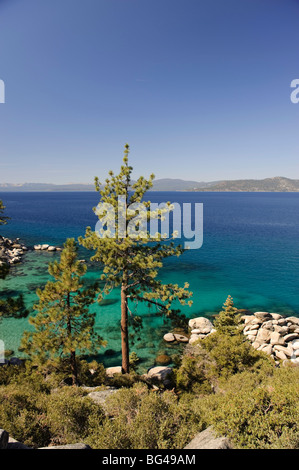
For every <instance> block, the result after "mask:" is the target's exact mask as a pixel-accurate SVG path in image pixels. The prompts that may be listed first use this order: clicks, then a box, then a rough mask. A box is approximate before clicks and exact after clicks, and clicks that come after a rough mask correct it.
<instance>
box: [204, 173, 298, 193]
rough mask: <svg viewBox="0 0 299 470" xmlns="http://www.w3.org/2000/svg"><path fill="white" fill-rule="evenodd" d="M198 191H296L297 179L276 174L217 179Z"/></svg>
mask: <svg viewBox="0 0 299 470" xmlns="http://www.w3.org/2000/svg"><path fill="white" fill-rule="evenodd" d="M199 191H231V192H235V191H236V192H237V191H244V192H297V191H299V180H292V179H289V178H284V177H282V176H276V177H274V178H265V179H263V180H232V181H218V182H217V183H216V184H212V185H211V186H209V188H201V189H199Z"/></svg>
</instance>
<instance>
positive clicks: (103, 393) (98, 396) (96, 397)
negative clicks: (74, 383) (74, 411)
mask: <svg viewBox="0 0 299 470" xmlns="http://www.w3.org/2000/svg"><path fill="white" fill-rule="evenodd" d="M94 388H97V387H84V389H85V390H87V391H88V390H90V392H89V393H88V394H87V396H88V397H89V398H90V399H91V400H92V401H93V402H94V403H97V404H98V405H101V406H103V407H104V408H105V402H106V400H107V398H108V397H110V396H111V395H113V394H114V393H115V392H117V391H118V389H117V388H115V387H107V388H106V389H105V390H94Z"/></svg>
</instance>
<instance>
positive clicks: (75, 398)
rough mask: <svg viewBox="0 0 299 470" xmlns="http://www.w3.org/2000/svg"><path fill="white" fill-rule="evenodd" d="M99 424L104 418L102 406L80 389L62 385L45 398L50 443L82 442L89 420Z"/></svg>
mask: <svg viewBox="0 0 299 470" xmlns="http://www.w3.org/2000/svg"><path fill="white" fill-rule="evenodd" d="M91 416H92V422H93V423H95V422H97V423H98V425H100V424H101V423H102V421H103V418H104V413H103V410H102V408H101V407H100V406H99V405H97V404H95V403H94V402H93V401H92V400H91V399H90V398H88V397H85V396H84V392H83V391H82V390H81V389H78V388H74V387H63V388H62V389H59V390H57V391H56V392H55V393H52V394H51V395H50V396H49V397H48V400H47V421H48V425H49V429H50V431H51V444H55V445H58V444H69V443H74V442H82V441H84V440H85V439H86V437H87V436H88V433H89V420H90V419H91Z"/></svg>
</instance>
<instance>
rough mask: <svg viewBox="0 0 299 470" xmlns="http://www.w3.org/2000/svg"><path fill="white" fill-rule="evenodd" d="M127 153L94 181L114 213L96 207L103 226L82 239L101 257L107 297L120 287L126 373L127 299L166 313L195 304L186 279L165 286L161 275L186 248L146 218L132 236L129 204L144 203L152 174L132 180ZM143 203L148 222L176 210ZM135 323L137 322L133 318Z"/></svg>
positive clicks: (132, 214)
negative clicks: (101, 179) (154, 229)
mask: <svg viewBox="0 0 299 470" xmlns="http://www.w3.org/2000/svg"><path fill="white" fill-rule="evenodd" d="M128 154H129V146H128V145H126V146H125V151H124V159H123V165H122V166H121V169H120V172H119V174H117V175H115V174H114V173H113V172H112V171H110V172H109V178H107V179H106V181H105V184H104V185H101V183H100V182H99V180H98V178H96V180H95V183H96V190H97V191H98V192H99V193H100V196H101V201H100V202H101V203H103V204H106V205H108V204H109V205H110V208H112V209H113V213H114V214H112V213H108V211H107V210H106V211H103V212H99V211H98V210H97V209H94V210H95V212H96V214H97V215H98V217H99V220H100V221H101V222H102V224H103V226H104V227H103V229H101V232H100V234H99V233H97V232H95V231H93V230H92V229H91V228H90V227H87V229H86V234H85V237H84V238H82V237H81V238H80V239H79V241H80V243H81V244H82V245H83V246H84V247H85V248H87V249H90V250H94V255H93V256H92V258H91V259H92V260H93V261H97V262H98V263H99V265H100V267H101V269H102V275H101V280H102V281H103V282H104V284H105V285H104V289H103V291H104V294H106V295H108V294H109V293H110V292H111V291H112V290H113V289H114V288H115V287H117V286H121V300H122V302H121V305H122V306H121V323H122V324H121V331H122V359H123V364H122V368H123V372H126V373H127V372H129V345H128V338H129V333H128V310H129V305H128V304H129V300H130V302H131V303H133V304H134V303H135V304H138V302H145V303H147V304H148V305H154V306H155V307H156V310H157V313H163V314H167V315H171V314H173V313H174V312H177V311H178V305H179V304H181V305H186V304H187V303H188V304H189V305H190V303H192V302H191V301H190V300H189V299H190V297H191V295H192V293H190V292H189V291H188V284H187V283H186V284H185V286H184V287H179V286H178V285H177V284H163V283H162V282H161V281H160V280H159V279H158V278H157V276H158V273H159V270H160V268H161V267H162V266H163V260H164V259H166V258H169V257H170V256H180V255H181V254H182V253H183V251H184V250H183V249H182V247H181V246H176V245H175V244H174V242H173V236H172V237H171V238H170V239H169V240H167V241H165V240H164V241H163V240H162V235H161V234H159V233H157V234H155V235H154V236H153V235H151V234H150V233H149V232H148V231H147V229H144V227H143V225H142V221H141V222H140V224H139V226H138V229H137V230H136V232H135V234H134V236H132V232H130V226H131V225H132V222H134V219H135V217H136V215H137V214H136V211H135V210H132V209H131V208H130V207H129V206H131V205H132V204H134V203H135V204H136V203H141V201H142V200H143V198H144V195H145V193H146V192H147V191H148V190H149V189H150V188H151V187H152V182H153V179H154V175H151V176H150V178H149V180H146V179H145V178H144V177H143V176H141V177H140V178H138V180H137V181H136V182H135V183H134V184H132V181H131V174H132V171H133V168H132V167H131V166H129V164H128ZM144 204H145V206H144V207H145V210H144V211H143V213H142V214H140V213H139V216H140V217H141V219H142V220H143V222H147V221H148V220H149V218H150V217H151V218H155V219H156V220H162V218H163V217H164V216H165V214H166V213H169V212H170V211H171V210H172V208H171V205H170V203H168V204H167V205H166V207H165V208H160V209H157V210H156V211H150V210H149V208H150V201H148V202H146V203H144ZM106 207H108V206H106ZM131 207H132V206H131ZM140 212H142V211H140ZM115 214H117V215H115ZM111 224H113V226H112V227H111ZM99 235H100V236H99ZM131 316H132V317H133V314H132V315H131ZM131 324H134V322H132V320H131ZM135 326H136V327H137V328H138V327H140V322H138V321H137V324H136V323H135Z"/></svg>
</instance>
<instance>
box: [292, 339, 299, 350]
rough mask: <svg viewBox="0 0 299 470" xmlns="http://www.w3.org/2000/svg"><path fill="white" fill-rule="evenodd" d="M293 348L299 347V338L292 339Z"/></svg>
mask: <svg viewBox="0 0 299 470" xmlns="http://www.w3.org/2000/svg"><path fill="white" fill-rule="evenodd" d="M292 348H293V349H299V340H298V341H297V340H295V341H292Z"/></svg>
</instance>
